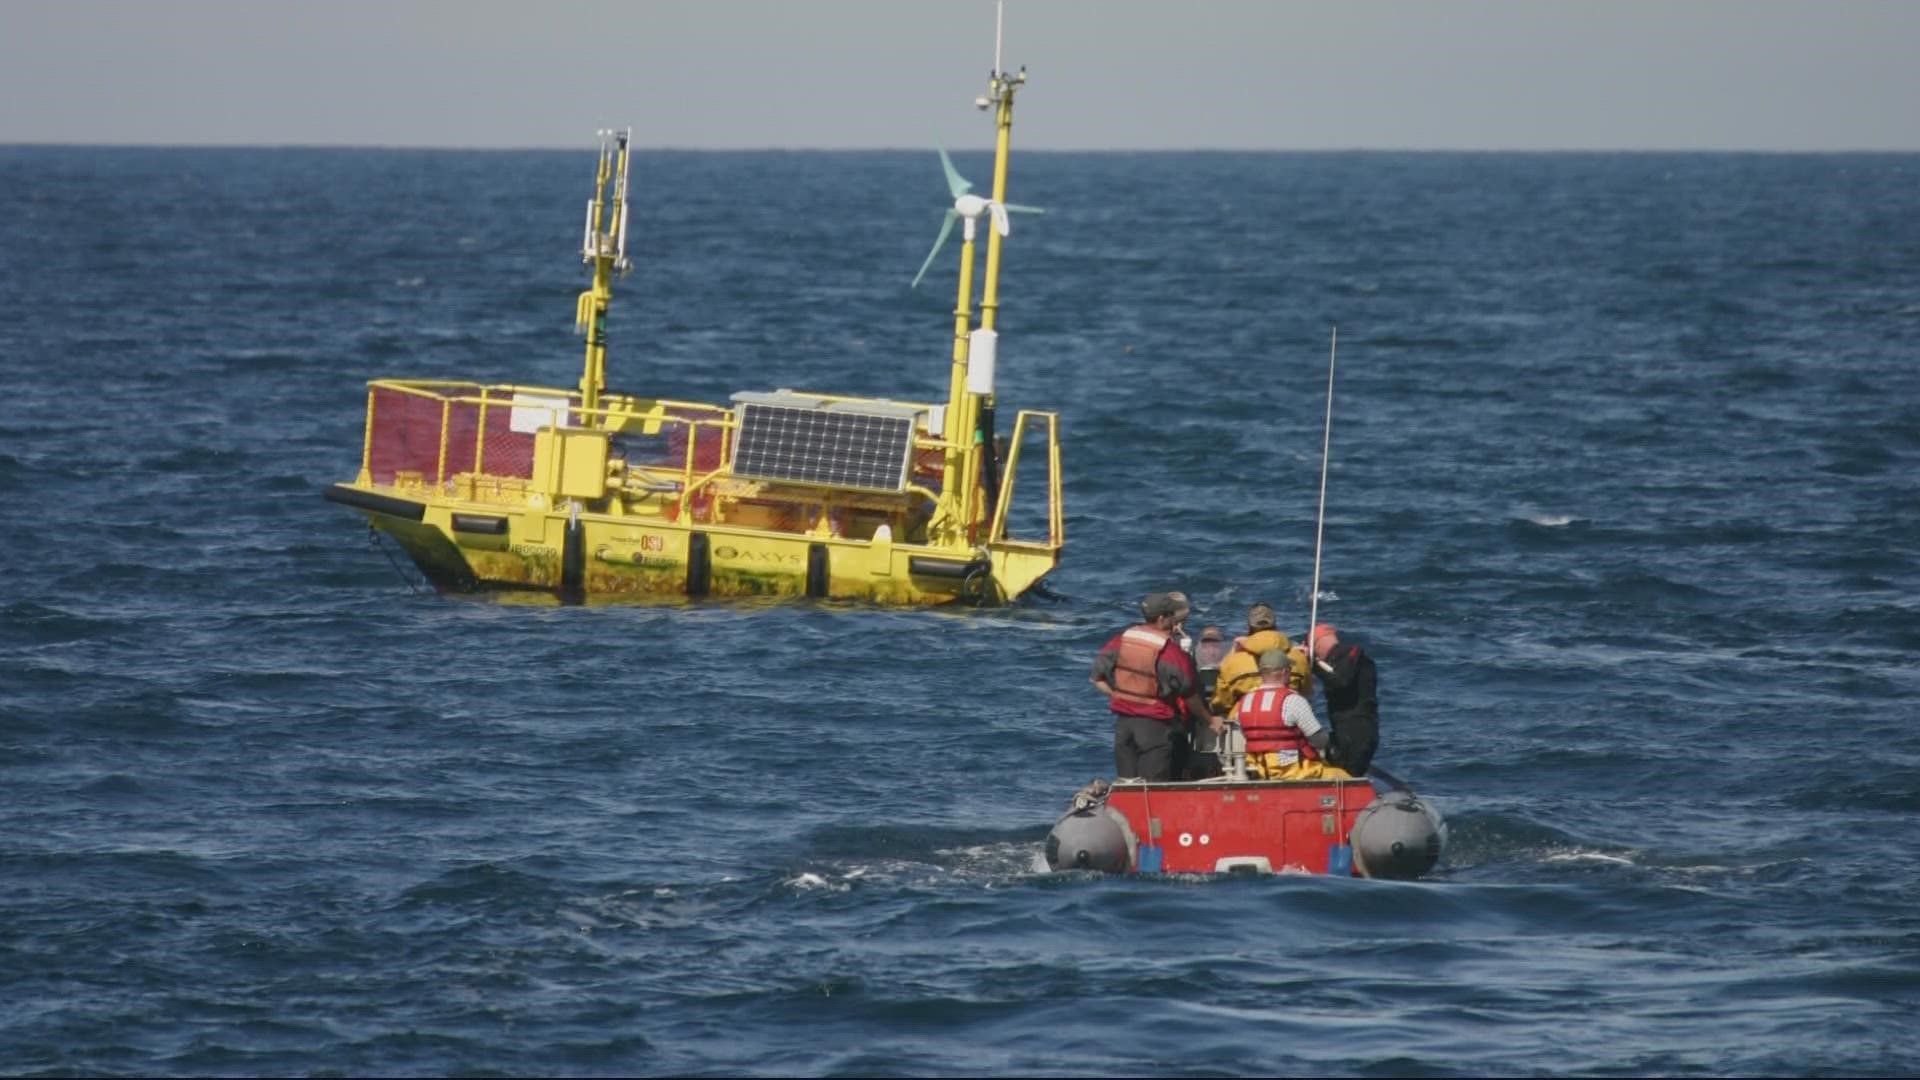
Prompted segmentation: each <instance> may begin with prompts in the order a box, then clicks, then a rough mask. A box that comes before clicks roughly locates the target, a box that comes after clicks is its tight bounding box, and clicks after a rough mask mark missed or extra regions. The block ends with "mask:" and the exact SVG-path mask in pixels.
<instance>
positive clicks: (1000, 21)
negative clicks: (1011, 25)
mask: <svg viewBox="0 0 1920 1080" xmlns="http://www.w3.org/2000/svg"><path fill="white" fill-rule="evenodd" d="M1006 25H1007V0H999V2H998V3H995V4H994V5H993V70H994V71H995V72H998V71H1000V70H1001V68H1000V42H1001V39H1002V35H1001V31H1002V30H1003V29H1004V28H1005V27H1006Z"/></svg>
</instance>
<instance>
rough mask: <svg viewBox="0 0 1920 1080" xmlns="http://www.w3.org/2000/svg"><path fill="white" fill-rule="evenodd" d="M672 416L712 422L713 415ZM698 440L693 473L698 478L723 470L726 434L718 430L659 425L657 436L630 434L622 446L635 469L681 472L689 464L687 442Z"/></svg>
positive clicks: (685, 413) (672, 423)
mask: <svg viewBox="0 0 1920 1080" xmlns="http://www.w3.org/2000/svg"><path fill="white" fill-rule="evenodd" d="M668 415H669V416H684V417H688V418H711V416H712V414H710V413H704V412H694V411H681V412H670V413H668ZM689 439H695V440H696V441H695V444H694V448H693V471H694V475H696V476H698V475H699V474H701V473H710V472H712V471H714V470H715V469H718V468H719V467H720V463H721V462H722V461H724V460H726V458H725V454H724V451H725V450H726V445H725V444H726V431H725V430H724V429H722V428H720V427H718V426H714V425H707V426H703V427H700V428H698V429H697V434H696V429H695V427H694V425H693V424H690V423H682V422H676V421H673V420H665V421H662V422H661V424H660V432H659V434H657V435H639V434H632V433H629V434H627V435H623V436H621V443H622V446H623V447H624V449H625V450H626V453H627V460H628V461H630V462H632V463H634V464H636V465H647V466H651V467H653V468H656V469H672V470H673V471H674V472H679V471H680V470H681V469H683V468H685V467H686V464H687V441H688V440H689Z"/></svg>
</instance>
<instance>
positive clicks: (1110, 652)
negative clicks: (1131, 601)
mask: <svg viewBox="0 0 1920 1080" xmlns="http://www.w3.org/2000/svg"><path fill="white" fill-rule="evenodd" d="M1178 610H1179V608H1178V606H1177V605H1176V604H1175V602H1174V601H1173V600H1172V599H1170V598H1169V597H1168V596H1167V594H1165V593H1149V594H1147V598H1146V599H1144V600H1142V601H1140V616H1141V618H1142V620H1143V621H1142V622H1140V623H1138V624H1136V625H1133V626H1130V627H1128V628H1127V629H1125V630H1122V631H1121V632H1120V633H1118V634H1115V635H1114V636H1113V639H1112V640H1110V641H1108V642H1107V643H1106V644H1105V645H1103V646H1101V647H1100V652H1099V654H1098V655H1096V656H1095V657H1094V658H1093V674H1092V675H1091V676H1090V678H1091V681H1092V682H1093V686H1094V689H1096V690H1098V691H1100V692H1101V693H1102V694H1105V695H1106V696H1107V708H1108V709H1109V710H1111V711H1112V713H1113V769H1114V775H1115V776H1119V777H1139V778H1141V779H1143V780H1156V781H1163V780H1170V779H1172V778H1173V740H1172V734H1173V725H1174V724H1175V722H1176V721H1178V720H1179V719H1180V718H1181V715H1182V714H1181V709H1182V708H1183V707H1184V708H1185V709H1187V710H1188V715H1191V716H1192V717H1194V718H1195V719H1196V720H1199V721H1202V722H1204V723H1205V724H1206V725H1207V727H1208V729H1209V730H1211V731H1214V732H1216V733H1217V732H1219V731H1222V730H1224V729H1225V727H1226V724H1225V722H1224V721H1222V720H1221V719H1220V718H1219V717H1217V716H1215V715H1213V713H1212V712H1210V711H1209V710H1208V709H1207V703H1206V701H1205V699H1203V698H1202V697H1201V696H1200V673H1199V672H1198V671H1196V670H1195V669H1194V666H1193V658H1192V657H1190V656H1188V655H1187V654H1186V653H1185V652H1183V651H1182V650H1181V648H1180V642H1179V641H1178V639H1176V638H1175V637H1174V636H1173V629H1174V616H1175V614H1176V613H1177V612H1178Z"/></svg>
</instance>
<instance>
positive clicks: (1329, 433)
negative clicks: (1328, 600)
mask: <svg viewBox="0 0 1920 1080" xmlns="http://www.w3.org/2000/svg"><path fill="white" fill-rule="evenodd" d="M1339 353H1340V328H1339V327H1338V326H1335V327H1334V328H1333V342H1332V344H1330V345H1328V346H1327V427H1326V431H1325V433H1324V434H1322V435H1321V436H1320V520H1319V522H1318V523H1316V524H1315V525H1314V527H1313V599H1312V600H1311V601H1310V602H1309V603H1308V605H1307V663H1308V664H1309V666H1311V665H1312V664H1313V663H1315V662H1316V658H1315V657H1314V655H1313V646H1314V640H1313V628H1314V627H1315V626H1318V625H1319V624H1320V551H1321V541H1323V540H1324V539H1325V538H1326V535H1327V450H1328V448H1329V447H1331V446H1332V445H1333V362H1334V358H1335V357H1337V356H1338V355H1339Z"/></svg>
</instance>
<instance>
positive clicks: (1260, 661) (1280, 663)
mask: <svg viewBox="0 0 1920 1080" xmlns="http://www.w3.org/2000/svg"><path fill="white" fill-rule="evenodd" d="M1254 663H1255V664H1256V665H1258V666H1259V668H1260V670H1261V671H1282V670H1284V669H1286V668H1288V667H1291V666H1292V664H1291V663H1290V662H1289V661H1288V660H1287V654H1286V653H1285V652H1283V651H1281V650H1279V649H1268V650H1267V651H1266V652H1263V653H1261V654H1260V655H1259V656H1257V657H1255V658H1254Z"/></svg>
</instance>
